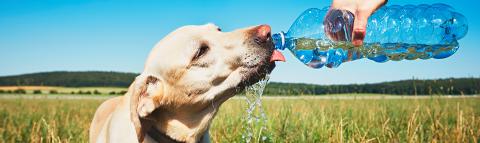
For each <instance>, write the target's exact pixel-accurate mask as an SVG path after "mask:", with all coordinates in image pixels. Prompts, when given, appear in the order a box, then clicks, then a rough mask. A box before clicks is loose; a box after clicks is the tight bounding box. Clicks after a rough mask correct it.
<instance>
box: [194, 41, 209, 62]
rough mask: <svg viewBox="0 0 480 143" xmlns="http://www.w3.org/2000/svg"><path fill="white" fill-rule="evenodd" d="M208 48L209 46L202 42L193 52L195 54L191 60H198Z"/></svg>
mask: <svg viewBox="0 0 480 143" xmlns="http://www.w3.org/2000/svg"><path fill="white" fill-rule="evenodd" d="M209 49H210V47H209V46H208V45H207V44H206V43H202V44H201V45H200V47H199V48H198V49H197V52H196V53H195V55H194V56H193V58H192V61H196V60H198V59H199V58H200V57H202V56H203V55H205V54H206V53H207V52H208V50H209Z"/></svg>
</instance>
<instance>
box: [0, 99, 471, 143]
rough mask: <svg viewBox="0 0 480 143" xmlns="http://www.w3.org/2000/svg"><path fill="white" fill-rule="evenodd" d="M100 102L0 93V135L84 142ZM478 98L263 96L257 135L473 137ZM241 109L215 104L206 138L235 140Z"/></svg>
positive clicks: (240, 104) (301, 138)
mask: <svg viewBox="0 0 480 143" xmlns="http://www.w3.org/2000/svg"><path fill="white" fill-rule="evenodd" d="M100 103H101V101H100V100H53V99H44V100H43V99H42V100H39V99H0V142H87V139H88V127H89V123H90V120H91V118H92V116H93V114H94V111H95V109H96V108H97V106H98V105H99V104H100ZM478 103H480V98H465V99H438V98H432V99H421V100H416V99H363V100H325V99H268V100H265V101H264V107H266V113H267V115H268V119H269V120H268V125H267V130H266V131H263V132H262V134H263V135H264V136H267V137H268V138H267V140H266V141H265V142H478V141H479V137H480V104H478ZM245 109H246V105H245V102H244V101H243V100H241V99H234V100H229V101H227V102H226V103H225V104H224V105H223V106H222V108H221V110H220V112H219V113H218V114H217V117H216V119H215V120H214V123H213V124H212V126H211V136H212V137H211V138H212V140H213V142H243V140H242V134H243V126H244V123H243V122H244V121H243V120H242V118H243V117H244V114H245ZM255 136H256V137H258V136H259V135H258V134H256V135H255ZM254 140H258V138H254Z"/></svg>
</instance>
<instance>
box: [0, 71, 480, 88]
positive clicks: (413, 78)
mask: <svg viewBox="0 0 480 143" xmlns="http://www.w3.org/2000/svg"><path fill="white" fill-rule="evenodd" d="M54 72H83V73H88V72H112V73H124V74H140V73H135V72H121V71H95V70H89V71H40V72H32V73H23V74H14V75H0V78H4V77H14V76H24V75H31V74H43V73H54ZM466 78H472V79H475V78H480V76H478V77H476V76H471V77H443V78H429V79H424V78H417V77H411V78H409V79H399V80H388V81H379V82H368V83H341V84H317V83H305V82H283V81H269V82H275V83H286V84H312V85H320V86H330V85H354V84H358V85H362V84H381V83H388V82H399V81H408V80H423V81H427V80H446V79H466ZM0 87H1V86H0Z"/></svg>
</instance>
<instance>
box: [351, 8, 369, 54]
mask: <svg viewBox="0 0 480 143" xmlns="http://www.w3.org/2000/svg"><path fill="white" fill-rule="evenodd" d="M370 14H371V12H365V11H357V13H356V15H355V21H354V23H353V34H352V39H353V40H352V44H353V45H354V46H361V45H362V44H363V39H365V33H366V30H367V22H368V17H369V16H370Z"/></svg>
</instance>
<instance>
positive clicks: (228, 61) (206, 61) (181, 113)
mask: <svg viewBox="0 0 480 143" xmlns="http://www.w3.org/2000/svg"><path fill="white" fill-rule="evenodd" d="M275 53H277V52H274V47H273V43H272V41H271V36H270V27H269V26H268V25H261V26H256V27H250V28H245V29H239V30H235V31H232V32H222V31H221V30H220V29H219V28H218V27H217V26H215V25H213V24H206V25H201V26H184V27H181V28H179V29H177V30H175V31H173V32H172V33H170V34H168V35H167V36H166V37H164V38H163V39H162V40H161V41H160V42H158V44H157V45H156V46H155V47H154V48H153V49H152V51H151V52H150V55H149V56H148V58H147V60H146V63H145V67H144V71H143V72H142V73H141V74H140V75H139V76H138V77H136V79H135V81H134V82H133V83H132V84H131V85H130V87H129V89H128V92H127V93H126V94H125V95H124V96H121V97H116V98H113V99H110V100H107V101H105V102H104V103H103V104H101V105H100V107H99V108H98V109H97V111H96V113H95V116H94V118H93V121H92V124H91V126H90V142H102V143H103V142H111V143H121V142H128V143H131V142H189V143H193V142H209V135H208V128H209V125H210V123H211V121H212V119H213V117H214V116H215V114H216V112H217V111H218V108H219V107H220V105H221V104H222V103H223V102H225V101H226V100H227V99H229V98H230V97H232V96H234V95H235V94H236V93H238V92H240V91H241V90H243V89H244V87H245V86H249V85H251V84H253V83H255V82H257V81H258V80H259V79H261V78H263V77H264V76H265V75H266V74H267V73H269V72H271V70H272V69H273V68H274V61H276V60H283V59H282V58H278V57H279V56H278V55H277V56H272V55H276V54H275ZM277 54H278V53H277ZM280 57H281V56H280Z"/></svg>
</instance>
